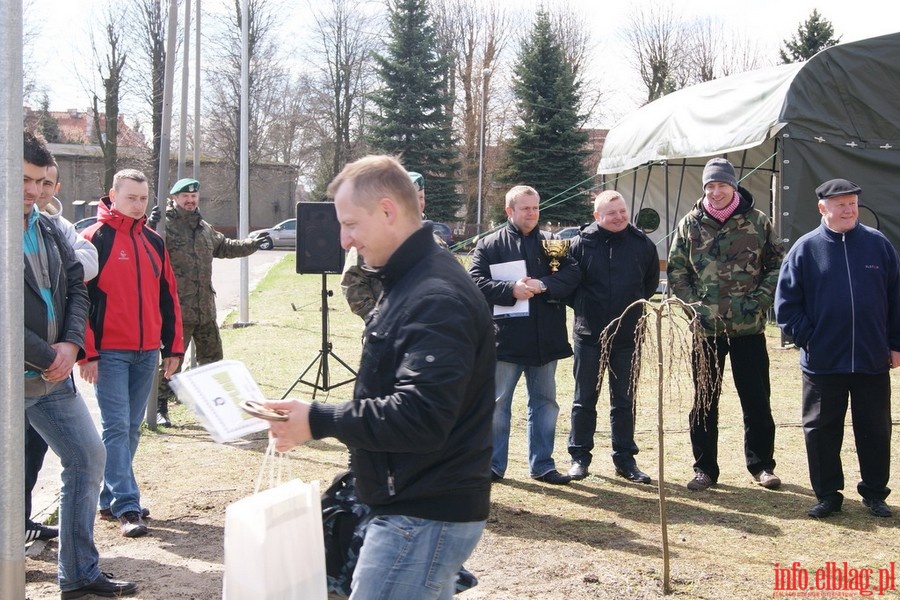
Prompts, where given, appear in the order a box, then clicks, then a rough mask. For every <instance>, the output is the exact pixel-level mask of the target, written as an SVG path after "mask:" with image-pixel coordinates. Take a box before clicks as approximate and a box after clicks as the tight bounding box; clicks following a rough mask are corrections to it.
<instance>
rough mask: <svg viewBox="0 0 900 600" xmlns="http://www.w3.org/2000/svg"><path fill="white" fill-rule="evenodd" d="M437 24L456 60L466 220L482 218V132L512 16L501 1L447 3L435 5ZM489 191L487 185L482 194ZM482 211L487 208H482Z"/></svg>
mask: <svg viewBox="0 0 900 600" xmlns="http://www.w3.org/2000/svg"><path fill="white" fill-rule="evenodd" d="M434 14H435V26H436V28H437V29H438V31H440V32H441V35H442V37H443V38H444V39H445V40H446V43H447V45H452V46H453V53H454V56H455V58H456V60H455V79H456V81H457V83H456V87H455V88H454V91H455V97H456V100H455V102H456V104H455V105H454V117H455V118H454V128H455V129H456V130H457V132H458V134H457V137H458V139H459V140H460V141H461V159H462V160H461V162H462V169H461V181H462V184H463V188H464V192H465V220H466V222H467V223H475V222H476V220H477V218H476V217H477V200H478V164H479V158H483V157H480V156H479V150H480V148H479V146H480V144H479V142H480V141H481V128H482V127H484V128H485V136H486V137H487V135H488V134H487V131H488V130H489V129H490V125H489V123H490V120H491V119H490V112H489V109H490V105H491V97H492V90H491V85H490V84H491V81H492V79H493V78H494V75H495V73H496V72H497V70H498V68H499V66H500V62H501V60H502V55H503V53H504V51H505V49H506V47H507V44H508V43H509V40H510V34H509V32H510V31H511V30H512V29H513V28H512V27H511V22H512V18H511V16H510V13H509V12H508V11H507V10H505V9H503V8H501V7H500V6H499V5H498V4H497V3H494V2H490V3H473V2H467V1H465V0H443V1H440V0H439V1H437V2H435V3H434ZM486 187H487V182H486V178H484V180H483V182H482V194H483V193H484V189H485V188H486ZM482 209H483V207H482Z"/></svg>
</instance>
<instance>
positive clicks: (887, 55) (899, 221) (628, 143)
mask: <svg viewBox="0 0 900 600" xmlns="http://www.w3.org/2000/svg"><path fill="white" fill-rule="evenodd" d="M898 57H900V33H895V34H889V35H885V36H880V37H876V38H870V39H867V40H861V41H859V42H854V43H850V44H840V45H837V46H834V47H832V48H829V49H827V50H824V51H822V52H820V53H819V54H817V55H816V56H814V57H813V58H812V59H810V60H809V61H807V62H804V63H795V64H790V65H780V66H777V67H770V68H766V69H760V70H756V71H749V72H746V73H740V74H737V75H732V76H729V77H723V78H721V79H717V80H714V81H710V82H706V83H702V84H698V85H695V86H691V87H689V88H684V89H682V90H679V91H677V92H674V93H672V94H669V95H667V96H665V97H663V98H661V99H659V100H657V101H655V102H651V103H650V104H647V105H646V106H644V107H642V108H640V109H638V110H636V111H634V112H633V113H631V114H630V115H628V116H627V117H625V118H624V119H622V121H620V122H619V123H618V124H616V125H615V126H614V127H613V128H612V129H611V130H610V131H609V134H608V135H607V138H606V142H605V144H604V146H603V152H602V154H601V159H600V164H599V167H598V169H597V172H598V173H599V174H601V175H603V176H604V185H605V187H607V188H609V187H612V188H615V189H618V190H619V191H621V192H622V193H623V195H625V196H626V198H628V197H629V194H630V197H631V199H632V214H633V216H634V218H635V220H636V221H637V220H638V213H639V211H640V210H641V209H652V210H654V211H656V212H657V213H659V215H660V228H659V230H657V231H656V232H654V233H652V234H651V238H654V239H655V241H657V242H658V244H659V247H660V256H662V257H664V256H665V255H666V253H667V251H668V243H667V239H668V235H669V234H670V233H671V231H672V230H673V228H674V226H675V225H676V224H677V222H678V220H679V219H680V218H681V217H682V216H683V215H684V214H685V213H686V212H687V210H689V209H690V207H691V206H692V205H693V203H694V202H695V201H696V200H697V198H699V197H700V196H701V195H702V188H701V182H700V177H701V174H702V169H703V166H704V164H705V163H706V160H707V159H709V158H710V157H712V156H724V157H725V158H728V159H729V160H730V161H731V162H732V163H734V165H735V168H736V169H737V171H738V177H739V179H740V180H741V185H742V186H744V187H745V188H747V189H749V190H750V192H751V193H752V194H753V196H754V198H755V200H756V206H757V208H759V209H761V210H763V211H764V212H766V213H767V214H770V215H772V216H773V219H774V220H775V222H776V226H778V227H779V230H780V231H781V234H782V236H783V237H784V239H785V242H786V243H788V244H790V243H791V242H792V241H793V240H795V239H796V238H797V237H799V236H800V235H802V234H803V233H805V232H807V231H809V230H811V229H813V228H815V227H816V226H817V225H818V223H819V220H820V216H819V213H818V209H817V208H816V199H815V194H814V190H815V188H816V186H817V185H819V183H821V182H822V181H825V180H827V179H831V178H834V177H844V178H847V179H851V180H853V181H854V182H856V183H858V184H859V185H860V187H862V190H863V192H862V194H861V195H860V203H861V204H862V205H863V206H864V208H863V209H862V210H861V219H863V221H864V222H866V223H867V224H871V225H874V226H877V227H879V228H880V229H881V230H882V231H884V233H885V234H886V235H887V236H888V237H889V239H891V241H892V242H894V244H895V245H900V244H898V242H900V206H898V204H897V202H896V201H895V196H896V195H897V193H898V192H897V188H898V185H900V182H898V181H897V178H898V174H900V101H898V98H900V58H898Z"/></svg>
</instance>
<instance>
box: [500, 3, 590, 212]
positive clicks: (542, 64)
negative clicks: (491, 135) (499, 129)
mask: <svg viewBox="0 0 900 600" xmlns="http://www.w3.org/2000/svg"><path fill="white" fill-rule="evenodd" d="M514 73H515V75H514V79H513V92H514V93H515V96H516V99H517V101H518V105H519V117H520V118H521V120H522V123H521V124H519V125H517V126H516V127H515V128H514V129H513V136H512V139H511V140H510V141H509V144H508V146H507V148H506V155H505V159H504V166H503V168H502V169H500V171H499V173H498V179H499V180H500V181H503V183H504V184H506V185H508V186H513V185H517V184H524V185H530V186H532V187H533V188H535V189H536V190H537V191H538V193H539V194H540V195H541V221H542V222H546V221H552V222H561V223H578V222H581V221H583V220H584V219H585V215H586V214H587V213H586V206H587V203H586V200H587V199H586V197H585V196H584V194H583V190H584V189H585V188H586V187H587V185H586V183H585V182H586V180H587V179H588V178H589V175H588V173H587V168H586V167H585V160H586V159H587V157H588V155H589V153H590V151H589V150H588V149H587V141H588V134H587V132H585V131H583V130H582V129H580V126H581V123H582V121H583V117H582V116H581V115H579V114H578V109H579V107H580V104H581V94H580V85H581V83H580V81H579V79H578V78H577V77H576V75H575V73H574V71H573V69H572V65H571V64H569V62H568V61H567V59H566V54H565V51H564V49H563V46H562V43H561V41H560V40H559V38H558V37H557V36H556V34H555V33H554V32H553V26H552V24H551V23H550V17H549V15H548V14H547V13H546V12H544V11H543V10H540V11H538V13H537V20H536V21H535V24H534V28H533V29H532V31H531V33H530V35H529V37H528V38H527V39H526V40H525V41H524V42H523V43H522V47H521V49H520V50H519V55H518V57H517V59H516V65H515V67H514ZM570 188H571V189H570Z"/></svg>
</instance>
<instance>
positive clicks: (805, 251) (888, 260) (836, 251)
mask: <svg viewBox="0 0 900 600" xmlns="http://www.w3.org/2000/svg"><path fill="white" fill-rule="evenodd" d="M775 316H776V318H777V320H778V325H779V326H780V327H781V328H782V329H783V330H784V331H785V333H787V334H788V335H790V336H791V337H793V339H794V343H795V344H796V345H797V346H798V347H799V348H800V349H801V352H800V368H801V369H803V371H805V372H807V373H811V374H814V375H828V374H837V373H867V374H878V373H884V372H886V371H888V370H889V369H890V352H891V350H896V351H900V261H898V258H897V252H896V250H894V247H893V246H892V245H891V243H890V242H889V241H888V240H887V238H886V237H884V235H883V234H882V233H881V232H879V231H877V230H875V229H872V228H870V227H866V226H865V225H863V224H861V223H860V224H857V226H856V227H854V228H853V229H851V230H850V231H848V232H846V233H843V234H840V233H836V232H834V231H832V230H830V229H828V228H827V227H825V226H824V225H821V226H819V228H818V229H815V230H813V231H811V232H809V233H807V234H806V235H804V236H802V237H801V238H800V239H798V240H797V242H796V243H795V244H794V246H793V247H792V248H791V250H790V252H788V255H787V257H786V258H785V260H784V263H783V264H782V266H781V273H780V275H779V278H778V287H777V289H776V291H775Z"/></svg>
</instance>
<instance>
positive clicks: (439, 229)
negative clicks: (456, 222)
mask: <svg viewBox="0 0 900 600" xmlns="http://www.w3.org/2000/svg"><path fill="white" fill-rule="evenodd" d="M432 225H433V226H434V232H435V233H436V234H437V235H438V237H439V238H441V239H442V240H444V243H445V244H447V245H448V246H450V245H451V244H453V229H452V228H451V227H450V226H449V225H447V224H446V223H432Z"/></svg>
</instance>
